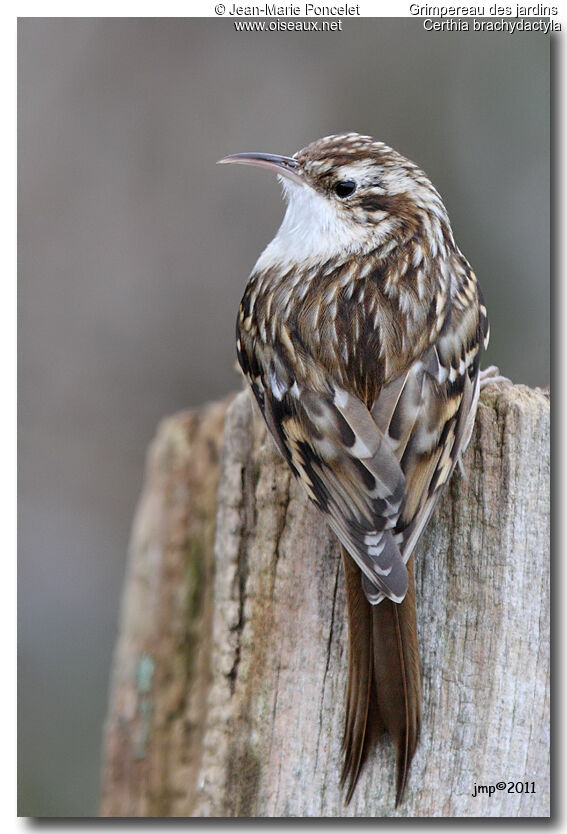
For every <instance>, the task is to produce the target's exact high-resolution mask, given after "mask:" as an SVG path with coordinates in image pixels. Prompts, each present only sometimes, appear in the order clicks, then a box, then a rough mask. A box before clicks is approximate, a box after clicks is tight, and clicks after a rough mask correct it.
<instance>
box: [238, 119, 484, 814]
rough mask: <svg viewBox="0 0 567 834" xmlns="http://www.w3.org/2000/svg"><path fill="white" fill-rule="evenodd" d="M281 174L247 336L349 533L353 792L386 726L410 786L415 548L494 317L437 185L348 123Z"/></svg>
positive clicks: (315, 484) (314, 485)
mask: <svg viewBox="0 0 567 834" xmlns="http://www.w3.org/2000/svg"><path fill="white" fill-rule="evenodd" d="M221 161H223V162H242V163H245V164H253V165H259V166H261V167H265V168H269V169H271V170H273V171H276V172H277V173H278V174H279V178H280V180H281V182H282V185H283V186H284V193H285V197H286V200H287V204H288V207H287V212H286V215H285V218H284V221H283V223H282V226H281V228H280V230H279V232H278V234H277V235H276V237H275V238H274V240H273V241H272V242H271V243H270V244H269V245H268V247H267V248H266V250H265V251H264V252H263V253H262V255H261V256H260V258H259V260H258V262H257V264H256V266H255V268H254V270H253V272H252V275H251V276H250V280H249V282H248V285H247V287H246V291H245V293H244V296H243V298H242V302H241V304H240V309H239V313H238V319H237V352H238V359H239V362H240V365H241V367H242V369H243V371H244V373H245V374H246V376H247V378H248V380H249V382H250V385H251V387H252V391H253V392H254V395H255V397H256V400H257V402H258V404H259V406H260V409H261V411H262V414H263V416H264V419H265V421H266V423H267V426H268V429H269V430H270V432H271V434H272V436H273V438H274V440H275V442H276V444H277V446H278V448H279V450H280V452H281V453H282V455H283V456H284V458H285V459H286V461H287V463H288V464H289V466H290V467H291V469H292V471H293V473H294V475H295V476H296V477H298V478H299V479H300V480H301V482H302V483H303V485H304V487H305V488H306V490H307V493H308V495H309V496H310V498H311V499H312V500H313V501H314V503H315V504H316V505H317V506H318V507H319V509H320V510H321V511H322V512H323V513H324V514H325V516H326V518H327V521H328V523H329V525H330V526H331V528H332V529H333V531H334V532H335V534H336V535H337V537H338V538H339V540H340V542H341V545H342V552H343V562H344V568H345V579H346V590H347V606H348V616H349V677H348V681H349V682H348V690H347V705H346V720H345V735H344V743H343V747H344V754H345V758H344V767H343V774H342V779H343V783H346V786H347V787H346V791H347V792H346V801H347V802H348V801H349V800H350V798H351V796H352V793H353V791H354V788H355V785H356V782H357V779H358V776H359V773H360V770H361V768H362V766H363V764H364V761H365V759H366V757H367V756H368V753H369V751H370V750H371V748H372V745H373V744H374V742H375V740H376V739H377V737H378V736H379V735H380V734H381V733H382V732H383V731H384V730H387V731H388V732H389V734H390V736H391V737H392V740H393V743H394V746H395V749H396V755H397V787H396V804H398V803H399V802H400V800H401V797H402V794H403V791H404V787H405V784H406V779H407V774H408V769H409V766H410V763H411V760H412V757H413V755H414V752H415V748H416V745H417V742H418V738H419V732H420V691H421V683H420V668H419V657H418V646H417V630H416V608H415V590H414V582H413V557H412V553H413V550H414V547H415V544H416V542H417V540H418V539H419V536H420V535H421V532H422V531H423V529H424V526H425V525H426V523H427V521H428V519H429V517H430V516H431V513H432V511H433V509H434V507H435V505H436V503H437V501H438V499H439V497H440V495H441V492H442V489H443V487H444V485H445V484H446V483H447V481H448V479H449V478H450V476H451V474H452V472H453V470H454V468H455V465H456V464H457V462H458V460H459V458H460V456H461V454H462V452H463V450H464V449H465V448H466V445H467V444H468V442H469V439H470V435H471V431H472V426H473V423H474V417H475V413H476V405H477V399H478V392H479V368H480V355H481V349H482V345H483V344H485V343H486V342H487V340H488V322H487V318H486V309H485V307H484V304H483V301H482V297H481V294H480V290H479V287H478V284H477V281H476V278H475V275H474V273H473V272H472V270H471V268H470V266H469V265H468V263H467V261H466V260H465V258H464V257H463V255H462V254H461V253H460V252H459V250H458V248H457V246H456V245H455V242H454V239H453V234H452V231H451V227H450V223H449V219H448V217H447V213H446V210H445V208H444V206H443V203H442V201H441V198H440V197H439V194H438V193H437V191H436V190H435V189H434V187H433V186H432V185H431V183H430V181H429V180H428V179H427V177H426V176H425V174H424V173H423V172H422V171H420V170H419V168H417V166H415V165H414V164H413V163H411V162H409V161H408V160H406V159H405V158H404V157H402V156H401V155H400V154H398V153H397V152H396V151H394V150H392V149H391V148H389V147H387V146H386V145H384V144H382V143H380V142H376V141H374V140H373V139H371V138H370V137H366V136H360V135H358V134H355V133H350V134H346V135H342V136H330V137H326V138H324V139H320V140H318V141H316V142H313V143H312V144H311V145H308V146H307V147H306V148H305V149H304V150H302V151H299V152H298V153H297V154H296V155H295V156H294V157H293V158H289V157H277V156H270V155H267V154H237V155H235V156H232V157H227V158H226V159H225V160H221Z"/></svg>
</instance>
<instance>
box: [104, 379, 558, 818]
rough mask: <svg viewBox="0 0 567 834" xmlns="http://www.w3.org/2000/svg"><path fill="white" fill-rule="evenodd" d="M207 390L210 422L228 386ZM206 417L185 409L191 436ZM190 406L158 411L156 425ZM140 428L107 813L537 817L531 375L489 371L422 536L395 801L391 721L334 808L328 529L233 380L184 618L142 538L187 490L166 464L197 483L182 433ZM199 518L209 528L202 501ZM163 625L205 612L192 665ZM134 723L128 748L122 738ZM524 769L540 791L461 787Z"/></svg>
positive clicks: (544, 665) (539, 407)
mask: <svg viewBox="0 0 567 834" xmlns="http://www.w3.org/2000/svg"><path fill="white" fill-rule="evenodd" d="M217 409H218V410H217V411H216V412H213V413H214V414H215V417H214V421H216V422H215V427H216V428H215V432H217V433H218V428H219V425H220V424H221V423H222V416H223V415H224V409H226V404H225V405H223V406H221V405H219V406H218V407H217ZM209 419H212V418H209V417H207V416H204V415H201V416H200V417H199V420H201V421H203V422H202V425H201V429H200V431H201V432H204V433H205V434H206V428H205V426H206V424H207V421H208V420H209ZM183 420H187V416H185V417H184V418H183V417H182V418H172V420H171V421H170V423H169V425H170V429H169V431H175V430H177V429H175V427H176V426H177V427H178V428H179V426H181V425H183ZM199 442H200V441H199ZM155 444H156V445H155V446H154V452H153V458H152V457H150V462H149V469H148V476H147V480H146V487H145V492H144V495H143V497H142V500H141V504H140V508H139V511H138V517H137V523H136V526H135V531H136V530H137V531H138V533H136V532H135V534H134V536H133V544H132V550H131V556H130V569H129V576H128V579H127V585H126V593H125V606H124V615H123V623H122V630H121V635H120V640H119V646H118V650H117V654H116V659H115V669H114V680H113V687H112V698H111V706H110V715H109V722H108V728H107V746H106V756H105V779H104V785H105V790H104V800H103V813H104V814H107V815H134V816H136V815H141V816H143V815H152V814H153V815H167V816H187V815H193V816H207V817H208V816H276V817H281V816H316V817H318V816H323V817H336V816H371V817H373V816H402V817H403V816H416V817H427V816H464V817H467V816H472V817H475V816H483V817H484V816H494V817H501V816H512V817H522V816H525V817H538V816H539V817H541V816H547V815H549V801H550V800H549V723H548V722H549V400H548V398H547V396H545V395H544V394H543V393H542V392H539V391H533V390H530V389H528V388H526V387H524V386H511V385H499V386H496V385H493V386H490V387H489V388H487V389H486V391H485V392H484V393H483V395H482V397H481V402H480V405H479V411H478V417H477V422H476V427H475V431H474V435H473V439H472V441H471V446H470V447H469V449H468V451H467V453H466V455H465V459H464V470H465V474H464V477H463V476H462V475H461V474H459V473H458V472H457V473H456V474H455V476H454V478H453V480H452V483H451V485H450V488H449V490H448V491H447V493H446V495H445V497H444V499H443V501H442V505H441V506H440V507H439V508H438V510H437V511H436V513H435V515H434V517H433V519H432V522H431V524H430V526H429V529H428V530H427V532H426V534H425V535H424V537H423V539H422V541H421V542H420V544H419V546H418V549H417V551H416V555H415V562H416V594H417V608H418V630H419V639H420V653H421V662H422V676H423V715H422V732H421V741H420V744H419V746H418V749H417V753H416V756H415V759H414V762H413V764H412V767H411V771H410V775H409V782H408V788H407V790H406V794H405V797H404V800H403V802H402V803H401V805H400V806H399V808H398V809H397V810H394V800H395V784H394V781H395V780H394V770H395V762H394V754H393V751H392V748H391V745H390V743H389V741H388V740H387V739H384V740H383V742H380V744H379V747H378V749H377V751H376V753H375V754H374V755H373V756H371V758H370V761H369V763H368V764H367V766H366V767H365V769H364V772H363V773H362V776H361V778H360V782H359V785H358V787H357V789H356V791H355V794H354V797H353V799H352V802H351V804H350V805H349V806H348V807H347V808H345V807H344V804H343V797H342V795H341V792H340V788H339V779H340V772H341V765H342V762H341V749H340V748H341V740H342V734H343V723H344V709H345V689H346V672H347V623H346V612H345V593H344V576H343V569H342V565H341V559H340V552H339V547H338V545H337V544H336V543H335V541H334V539H333V537H332V535H331V534H330V532H329V531H328V529H327V527H326V524H325V522H324V521H323V519H322V518H321V517H320V516H319V514H318V513H317V511H316V510H315V509H314V508H313V507H312V506H311V505H310V504H309V502H308V501H307V499H306V498H305V496H304V494H303V491H302V490H301V487H300V486H299V485H298V484H296V483H295V482H294V481H293V480H292V479H291V478H290V475H289V472H288V470H287V467H286V465H285V463H284V462H283V460H281V459H280V457H279V455H278V453H277V451H276V450H275V448H274V446H273V443H272V442H271V440H270V439H269V438H267V437H266V433H265V430H264V428H263V425H262V423H261V422H260V420H259V419H258V418H257V416H255V415H254V414H253V410H252V405H251V401H250V398H249V395H248V393H242V394H240V395H238V396H237V397H236V398H235V399H234V401H233V402H232V404H231V405H230V407H229V408H228V411H227V412H226V421H225V429H224V444H223V452H222V463H221V473H220V480H218V478H219V472H218V464H215V465H214V466H212V467H211V473H210V478H209V480H207V477H208V476H207V474H206V466H205V467H204V468H203V469H202V472H201V481H200V483H201V489H202V495H201V497H200V498H199V499H198V500H199V501H200V505H201V506H202V507H204V506H205V505H207V502H209V501H212V504H213V505H214V503H215V502H214V489H216V483H217V480H218V483H219V489H218V495H217V508H216V536H215V542H214V564H215V567H214V589H213V591H212V597H210V598H208V597H207V594H208V593H209V591H210V589H207V585H206V582H204V583H203V584H202V585H201V595H204V598H205V599H207V598H208V599H209V602H208V603H207V604H206V605H205V606H204V609H205V610H207V611H208V612H209V613H208V614H207V615H206V616H204V615H203V610H204V609H203V605H202V604H201V606H200V607H199V608H198V610H199V612H200V613H199V614H198V615H197V617H196V618H195V617H194V616H192V615H191V612H190V610H189V614H188V613H187V612H188V608H187V605H185V607H183V605H181V606H179V605H175V604H174V605H173V608H172V605H171V600H172V599H176V600H179V599H186V597H187V587H186V576H185V575H184V572H183V571H182V570H174V571H173V572H172V573H171V575H170V576H169V579H168V587H169V588H170V591H169V592H168V595H166V596H165V597H163V596H162V597H159V598H155V599H154V603H153V605H148V601H149V596H150V590H149V589H150V588H152V587H153V586H154V585H155V584H156V582H157V583H158V585H159V582H160V581H163V580H159V579H158V577H163V575H164V564H163V562H162V559H163V557H164V553H166V552H168V551H167V548H166V550H164V549H163V547H162V546H157V545H156V542H158V541H161V542H163V541H167V537H168V535H169V534H170V528H171V526H172V524H173V527H175V525H176V524H177V522H174V521H173V518H177V519H178V520H179V518H180V517H182V516H183V513H185V514H186V515H187V516H192V514H193V515H194V513H193V510H192V509H190V508H189V509H187V507H186V502H187V500H189V504H191V502H192V501H194V500H197V499H196V498H191V496H190V495H189V494H186V493H185V492H183V490H181V493H179V494H178V495H177V494H176V493H175V490H174V491H173V492H172V483H175V482H176V478H177V477H179V472H180V471H181V470H182V471H183V473H184V474H183V477H185V478H186V479H187V478H189V480H192V482H195V478H194V476H193V474H191V473H192V466H193V463H192V456H193V450H192V449H191V444H190V443H186V445H185V446H183V445H182V446H181V447H180V449H177V450H174V451H173V452H172V453H171V455H170V456H169V458H168V457H167V455H164V448H165V447H167V446H168V441H167V437H164V435H163V432H162V434H161V435H159V436H158V439H157V440H156V441H155ZM197 447H198V448H201V447H199V446H198V444H197ZM180 450H181V451H182V459H183V461H184V464H183V466H185V469H183V466H182V467H181V470H180V468H179V461H178V460H177V457H176V455H177V452H178V451H180ZM197 458H198V455H197ZM215 467H216V468H215ZM176 473H178V474H177V475H176ZM183 477H182V479H183ZM209 481H210V483H209ZM211 484H214V487H213V490H212V491H211ZM165 494H168V495H170V496H171V495H173V496H174V498H173V499H172V500H174V506H175V507H176V508H177V509H176V512H177V513H179V514H181V515H180V516H179V518H178V517H177V516H175V513H174V515H173V516H171V515H169V514H168V512H173V509H172V506H171V505H170V506H169V511H168V510H167V508H166V507H165V506H164V497H163V496H164V495H165ZM195 495H196V494H195ZM148 502H149V503H148ZM152 502H154V503H153V505H152ZM160 502H161V503H160ZM152 506H153V510H152ZM184 507H185V509H183V508H184ZM213 513H214V507H213ZM200 517H201V521H202V520H203V519H204V518H206V519H208V521H207V522H206V524H208V525H209V529H210V519H211V511H210V508H209V509H207V510H206V511H205V510H203V511H202V513H201V516H200ZM151 518H153V522H152V523H150V522H149V520H148V519H151ZM199 523H201V522H199ZM199 523H197V526H195V525H193V527H192V528H191V529H192V532H191V531H190V532H189V533H188V534H187V535H186V536H185V539H184V541H185V545H184V548H185V551H184V552H185V553H186V552H187V548H189V550H191V541H192V536H195V535H196V536H197V539H198V540H200V541H202V540H203V537H202V535H201V534H200V533H199V532H198V527H199ZM183 524H184V522H183ZM140 531H142V533H140ZM207 541H208V544H207V547H209V550H208V551H207V547H205V548H204V550H203V549H202V548H201V550H200V558H201V559H202V560H203V563H204V568H203V576H207V577H208V576H209V575H210V562H211V560H212V554H211V551H212V537H211V536H210V534H209V539H208V540H207ZM149 552H153V553H154V558H153V561H151V560H149V558H148V555H147V554H148V553H149ZM144 554H146V555H144ZM182 561H183V560H182ZM142 579H143V582H142ZM136 586H137V587H138V590H137V591H136V590H135V587H136ZM139 606H142V608H140V607H139ZM189 609H190V606H189ZM128 611H130V614H128ZM171 614H173V620H172V619H171ZM183 617H186V618H187V619H186V620H184V619H183ZM180 618H181V619H180ZM172 621H173V623H174V626H172V624H171V623H172ZM207 624H210V625H211V627H212V640H211V639H210V632H209V633H208V635H207ZM172 628H173V630H174V631H175V633H176V634H178V635H179V634H181V633H184V630H185V632H186V630H187V629H189V631H190V633H191V634H192V635H193V638H194V640H196V639H197V630H199V629H200V637H199V644H198V647H197V648H196V649H195V652H196V654H197V655H198V656H200V657H201V658H202V660H201V663H200V665H199V663H196V661H192V663H191V664H190V666H191V672H190V673H188V671H187V664H185V666H184V665H183V663H180V661H179V657H178V653H177V652H176V648H175V646H176V642H175V639H173V640H172V638H171V631H172ZM148 634H150V638H148V636H147V635H148ZM148 639H149V643H148V646H149V647H148V648H144V646H146V643H147V641H148ZM145 641H146V642H145ZM192 645H193V644H192ZM144 653H146V654H147V655H148V656H149V657H151V658H152V659H153V663H154V668H155V670H156V671H155V673H154V675H153V678H152V680H151V683H150V685H149V687H148V691H147V693H146V694H147V696H148V698H149V700H150V701H151V702H152V704H153V705H154V706H153V711H149V710H148V711H147V712H144V710H143V709H142V708H141V701H140V698H141V697H142V695H141V694H140V682H139V680H138V684H137V685H136V684H133V682H132V681H133V680H134V681H135V678H136V676H135V670H136V663H138V664H139V662H140V658H141V656H142V655H143V654H144ZM193 656H195V655H193ZM138 671H139V669H138ZM142 683H144V681H143V680H142ZM146 683H147V681H146ZM172 692H173V693H177V694H176V695H175V696H173V695H172V694H171V693H172ZM126 694H127V695H128V697H126ZM128 698H130V701H129V700H128ZM168 699H169V700H168ZM166 704H169V709H170V712H169V713H168V712H167V707H166ZM136 705H137V706H136ZM144 715H145V716H146V718H145V721H146V723H145V725H143V726H144V731H143V732H142V729H141V716H142V717H143V716H144ZM168 715H169V718H168ZM187 728H190V731H189V732H188V730H187ZM136 733H137V735H136ZM140 737H142V738H144V739H145V745H146V747H145V751H146V752H145V757H144V758H142V759H140V758H136V755H137V752H136V751H137V748H136V745H135V744H134V741H135V740H136V739H138V740H139V738H140ZM164 751H165V752H164ZM138 753H139V750H138ZM136 774H137V775H136ZM526 781H529V782H531V781H534V782H535V790H536V793H535V794H526V793H516V792H511V793H508V792H507V790H505V791H501V790H497V791H496V792H495V793H494V794H493V795H492V796H488V795H487V794H484V793H481V794H479V795H477V796H476V797H474V796H472V794H473V793H474V792H475V784H476V785H477V786H478V785H496V784H497V783H498V782H505V783H508V782H514V783H516V782H526Z"/></svg>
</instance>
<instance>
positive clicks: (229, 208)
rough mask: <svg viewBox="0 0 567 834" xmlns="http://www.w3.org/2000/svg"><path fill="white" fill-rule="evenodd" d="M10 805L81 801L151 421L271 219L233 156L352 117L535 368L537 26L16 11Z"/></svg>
mask: <svg viewBox="0 0 567 834" xmlns="http://www.w3.org/2000/svg"><path fill="white" fill-rule="evenodd" d="M18 76H19V106H18V117H19V137H18V150H19V247H18V251H19V788H20V795H19V813H20V814H22V815H57V816H70V815H73V816H76V815H93V814H96V813H97V810H98V790H99V769H100V753H101V741H102V726H103V720H104V715H105V707H106V697H107V688H108V674H109V667H110V661H111V653H112V649H113V644H114V640H115V637H116V628H117V618H118V611H119V600H120V592H121V583H122V578H123V573H124V565H125V557H126V549H127V542H128V536H129V528H130V522H131V518H132V514H133V511H134V507H135V504H136V499H137V496H138V493H139V490H140V485H141V480H142V474H143V464H144V453H145V449H146V446H147V444H148V442H149V441H150V439H151V437H152V434H153V432H154V428H155V426H156V423H157V422H158V420H159V419H160V418H161V417H162V416H164V415H166V414H168V413H171V412H174V411H176V410H178V409H182V408H185V407H186V406H190V405H198V404H199V403H203V402H204V401H206V400H209V399H212V398H215V397H220V396H222V395H224V394H225V393H226V392H227V391H229V390H231V389H234V388H235V387H237V386H238V385H239V381H238V378H237V377H236V375H235V373H234V370H233V367H234V362H235V358H234V347H233V338H234V335H233V334H234V319H235V313H236V308H237V305H238V302H239V299H240V296H241V294H242V292H243V289H244V285H245V282H246V277H247V275H248V272H249V271H250V268H251V267H252V265H253V263H254V261H255V259H256V257H257V255H258V254H259V252H260V250H261V249H262V248H263V247H264V245H265V244H266V243H267V242H268V240H269V239H270V238H271V236H272V235H273V234H274V232H275V230H276V228H277V226H278V224H279V222H280V219H281V216H282V205H281V201H280V196H279V186H278V185H277V183H276V182H275V181H274V178H273V177H272V176H271V175H270V174H268V173H266V172H261V171H256V170H250V169H239V168H224V167H223V168H221V167H218V166H215V161H216V160H217V159H219V158H220V157H221V156H224V155H226V154H228V153H234V152H236V151H249V150H263V151H271V152H279V153H284V154H292V153H294V152H295V151H296V150H298V149H299V148H301V147H303V146H304V145H306V144H307V143H308V142H310V141H311V140H313V139H316V138H318V137H320V136H323V135H325V134H329V133H336V132H342V131H348V130H356V131H359V132H362V133H369V134H371V135H373V136H375V137H376V138H379V139H382V140H384V141H386V142H387V143H389V144H391V145H393V146H394V147H396V148H397V149H398V150H400V151H401V152H402V153H404V154H405V155H406V156H408V157H410V158H411V159H413V160H414V161H415V162H417V163H419V164H420V165H421V166H422V167H423V168H424V169H425V170H426V171H427V173H428V174H429V175H430V177H431V178H432V180H433V182H434V183H435V184H436V185H437V187H438V189H439V190H440V192H441V194H442V195H443V197H444V198H445V202H446V205H447V207H448V210H449V214H450V216H451V218H452V221H453V228H454V231H455V236H456V239H457V241H458V243H459V245H460V247H461V249H462V251H463V252H464V254H465V255H466V256H467V257H468V259H469V260H470V262H471V264H472V265H473V267H474V269H475V271H476V273H477V275H478V277H479V279H480V281H481V283H482V286H483V290H484V293H485V297H486V301H487V306H488V309H489V315H490V318H491V323H492V342H491V347H490V352H489V356H488V360H487V361H490V362H496V363H498V364H499V365H500V367H501V369H502V371H503V372H504V373H505V374H507V375H508V376H510V377H512V379H514V380H515V381H521V382H525V383H528V384H530V385H540V386H544V385H546V384H547V383H548V382H549V371H548V368H549V335H548V331H549V240H548V239H549V40H548V39H547V38H546V37H545V36H543V35H538V34H535V35H533V34H530V35H521V34H518V35H514V36H510V35H497V34H486V35H479V34H473V33H440V34H434V33H428V32H424V31H423V29H422V26H421V23H420V22H419V21H416V20H387V19H382V20H380V19H367V20H363V21H353V20H345V21H344V22H343V31H342V32H340V33H289V32H288V33H249V34H246V33H237V32H235V31H234V29H233V26H232V24H231V22H230V21H223V20H212V19H211V20H208V19H186V20H167V19H160V20H134V19H132V20H124V19H122V20H120V19H116V20H103V19H92V20H88V19H84V20H65V19H47V20H41V19H22V20H20V23H19V45H18Z"/></svg>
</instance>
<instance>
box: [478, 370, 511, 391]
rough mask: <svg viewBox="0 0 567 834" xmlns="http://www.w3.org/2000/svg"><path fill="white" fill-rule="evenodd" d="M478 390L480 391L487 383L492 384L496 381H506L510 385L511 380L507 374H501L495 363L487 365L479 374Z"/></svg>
mask: <svg viewBox="0 0 567 834" xmlns="http://www.w3.org/2000/svg"><path fill="white" fill-rule="evenodd" d="M479 380H480V390H481V391H482V390H483V389H484V388H486V386H487V385H493V384H496V383H498V382H508V383H509V384H510V385H512V380H511V379H508V377H507V376H502V374H501V373H500V368H499V367H498V366H497V365H489V366H488V368H485V369H484V370H483V371H481V372H480V374H479Z"/></svg>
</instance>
